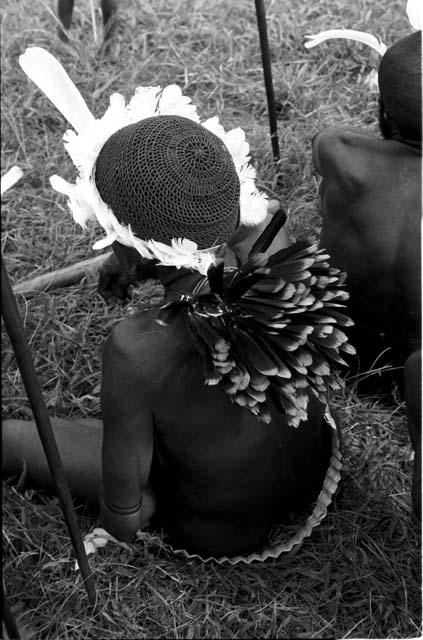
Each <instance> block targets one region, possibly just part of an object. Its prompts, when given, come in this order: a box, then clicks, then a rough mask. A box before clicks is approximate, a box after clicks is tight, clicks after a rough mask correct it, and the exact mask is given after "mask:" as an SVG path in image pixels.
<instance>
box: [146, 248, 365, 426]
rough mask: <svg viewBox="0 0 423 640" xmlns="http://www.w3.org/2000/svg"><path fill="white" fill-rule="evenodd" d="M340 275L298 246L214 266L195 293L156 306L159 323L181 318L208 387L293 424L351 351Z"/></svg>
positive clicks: (321, 255)
mask: <svg viewBox="0 0 423 640" xmlns="http://www.w3.org/2000/svg"><path fill="white" fill-rule="evenodd" d="M344 282H345V274H344V273H342V272H340V271H339V270H338V269H335V268H333V267H331V266H330V264H329V256H328V254H327V253H326V252H325V250H324V249H318V248H317V246H316V245H313V244H310V243H307V242H297V243H295V244H294V245H292V246H291V247H289V248H287V249H282V250H280V251H278V252H277V253H275V254H273V255H272V256H270V257H269V256H266V255H265V254H263V253H252V254H250V257H249V259H248V261H247V262H246V263H245V264H244V265H243V266H242V267H241V268H239V269H234V268H226V269H224V268H223V264H218V265H211V266H210V267H209V270H208V273H207V278H206V279H204V280H203V281H202V282H201V283H200V285H199V286H197V288H196V290H195V291H194V292H193V293H192V295H186V294H184V295H183V296H181V297H180V299H178V300H174V301H172V302H170V303H168V304H165V305H164V306H163V307H161V310H160V312H159V315H158V318H157V320H158V322H159V323H162V324H168V323H170V322H172V321H173V320H174V319H175V317H176V315H178V314H179V313H183V314H184V316H185V319H186V323H187V327H188V330H189V332H190V334H191V337H192V340H193V344H194V345H195V346H196V348H197V350H198V351H199V353H200V354H201V357H202V360H203V365H204V376H205V384H208V385H216V384H220V385H221V386H222V387H223V389H224V391H225V392H226V393H227V394H228V396H229V398H230V399H231V401H232V402H234V403H236V404H238V405H240V406H241V407H246V408H247V409H248V410H249V411H251V413H253V414H254V415H256V416H257V418H258V419H259V420H262V421H264V422H270V420H271V412H270V408H269V400H270V399H271V400H272V401H273V403H274V404H275V405H276V407H278V408H279V409H280V410H281V411H282V413H283V414H285V416H286V418H287V421H288V424H289V425H291V426H293V427H298V425H299V424H300V422H301V421H303V420H306V419H307V407H308V402H309V397H310V394H314V395H315V396H316V397H317V398H318V399H319V400H321V401H322V402H324V403H325V402H326V395H327V390H328V388H338V383H337V382H336V381H335V378H334V373H333V369H334V366H337V365H339V364H340V365H346V364H347V363H346V362H345V360H344V359H343V355H344V354H354V353H355V350H354V348H353V347H352V346H351V345H350V344H349V343H348V339H347V336H346V335H345V333H344V332H343V331H342V329H343V328H344V327H348V326H350V325H352V324H353V323H352V321H351V320H350V318H348V317H347V316H346V315H345V314H343V313H342V309H343V307H344V303H345V301H346V300H347V299H348V294H347V292H346V291H345V289H344Z"/></svg>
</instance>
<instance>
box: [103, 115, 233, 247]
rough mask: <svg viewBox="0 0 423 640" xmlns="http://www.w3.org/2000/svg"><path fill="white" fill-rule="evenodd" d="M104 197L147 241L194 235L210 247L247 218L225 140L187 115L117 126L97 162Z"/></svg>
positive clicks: (168, 239)
mask: <svg viewBox="0 0 423 640" xmlns="http://www.w3.org/2000/svg"><path fill="white" fill-rule="evenodd" d="M95 182H96V186H97V189H98V191H99V193H100V196H101V198H102V199H103V200H104V202H106V204H108V205H109V206H110V207H111V209H112V211H113V213H114V214H115V216H116V218H117V219H118V221H119V222H120V223H122V224H130V225H131V228H132V231H133V233H134V234H135V235H136V236H137V237H138V238H141V239H143V240H150V239H153V240H156V241H160V242H164V243H166V244H170V242H171V240H172V238H187V239H189V240H192V241H193V242H196V243H197V244H198V247H199V249H206V248H209V247H212V246H214V245H215V244H221V243H223V242H226V241H227V240H229V238H230V237H231V235H232V234H233V232H234V231H235V229H236V227H237V225H238V222H239V191H240V184H239V178H238V174H237V172H236V169H235V165H234V162H233V160H232V157H231V155H230V153H229V151H228V149H227V148H226V146H225V144H224V143H223V141H222V140H221V139H220V138H218V136H216V135H215V134H213V133H211V132H210V131H208V130H207V129H206V128H205V127H203V126H202V125H200V124H197V123H196V122H193V121H192V120H189V119H188V118H184V117H182V116H172V115H169V116H167V115H163V116H153V117H150V118H146V119H144V120H141V121H140V122H137V123H135V124H131V125H129V126H127V127H124V128H123V129H120V130H119V131H117V132H116V133H114V134H113V135H112V136H111V137H110V138H109V139H108V140H107V142H106V143H105V144H104V146H103V147H102V149H101V151H100V154H99V156H98V158H97V162H96V168H95Z"/></svg>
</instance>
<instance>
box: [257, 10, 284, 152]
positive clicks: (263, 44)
mask: <svg viewBox="0 0 423 640" xmlns="http://www.w3.org/2000/svg"><path fill="white" fill-rule="evenodd" d="M254 2H255V5H256V16H257V25H258V31H259V37H260V48H261V60H262V64H263V74H264V84H265V87H266V96H267V107H268V115H269V127H270V141H271V143H272V150H273V160H274V161H275V162H279V160H280V152H279V139H278V125H277V120H276V106H275V94H274V92H273V80H272V63H271V61H270V52H269V41H268V39H267V26H266V12H265V9H264V2H263V0H254Z"/></svg>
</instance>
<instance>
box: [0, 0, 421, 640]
mask: <svg viewBox="0 0 423 640" xmlns="http://www.w3.org/2000/svg"><path fill="white" fill-rule="evenodd" d="M124 4H125V7H124V8H123V10H122V12H121V18H120V23H119V26H118V35H117V38H116V40H115V43H114V47H113V51H112V55H111V56H109V57H101V56H99V54H98V46H97V45H96V44H95V43H94V42H93V38H92V26H91V21H90V13H89V5H88V3H83V2H77V3H76V8H75V16H74V26H73V29H72V32H71V37H70V41H69V44H67V45H66V44H63V43H62V42H61V41H60V40H59V39H58V37H57V35H56V21H55V18H54V14H53V12H52V9H53V4H52V2H50V3H47V2H41V1H40V2H38V3H34V2H32V1H31V0H5V2H4V3H3V5H2V26H1V28H2V52H1V61H2V96H3V99H2V147H1V164H2V173H4V172H5V171H6V170H7V168H9V167H10V166H11V165H13V164H16V163H17V164H19V165H20V166H21V167H22V168H23V170H24V172H25V177H24V180H23V181H22V183H21V184H20V185H19V186H17V187H15V188H14V189H13V190H12V191H10V192H8V194H6V196H5V197H4V199H3V202H2V204H3V207H2V232H3V233H2V250H3V253H4V255H5V260H6V264H7V268H8V270H9V274H10V277H11V279H12V280H13V282H14V283H17V282H19V281H21V280H23V279H25V278H28V277H30V276H34V275H38V274H41V273H44V272H47V271H50V270H52V269H57V268H60V267H64V266H67V265H70V264H72V263H74V262H76V261H78V260H82V259H84V258H86V257H87V256H90V255H92V250H91V248H90V247H91V244H92V237H90V235H88V236H84V235H82V234H81V233H80V231H79V229H77V228H76V227H75V226H74V224H73V223H72V222H71V220H70V216H69V214H68V212H67V209H66V206H65V203H64V200H63V198H62V197H60V196H56V195H55V194H54V192H52V190H51V189H50V186H49V183H48V177H49V176H50V175H52V174H53V173H56V172H57V173H59V174H60V175H63V176H64V177H69V178H70V177H73V176H74V170H73V167H72V165H71V162H70V160H69V159H68V158H67V157H66V155H65V152H64V151H63V147H62V143H61V134H62V132H63V130H64V126H65V125H64V122H63V120H62V118H61V116H59V115H58V113H57V112H56V111H55V110H54V108H53V107H51V106H50V104H49V103H48V102H47V100H46V99H44V97H42V96H41V94H40V93H39V92H38V91H37V90H36V89H35V87H34V86H32V85H30V84H29V83H28V81H27V80H26V78H25V77H24V75H23V73H22V72H21V71H20V68H19V67H18V64H17V57H18V55H19V54H20V53H22V52H23V51H24V50H25V48H26V47H27V46H30V45H40V46H44V47H45V48H47V49H48V50H50V51H51V52H52V53H54V54H55V55H56V56H57V57H58V58H59V59H60V60H61V61H62V62H63V64H64V65H65V67H66V68H67V70H68V71H69V72H70V75H71V77H72V78H73V79H74V80H75V81H76V82H77V84H78V86H79V87H80V89H81V91H82V93H83V95H84V97H85V98H86V99H87V101H88V104H89V105H90V106H91V107H92V108H93V110H94V112H95V113H102V112H103V110H104V109H105V107H106V104H107V99H108V96H109V94H110V93H111V92H112V91H116V90H118V91H121V92H122V93H125V94H126V95H127V96H129V95H131V94H132V92H133V89H134V87H135V86H136V85H137V84H143V85H153V84H154V85H156V84H161V85H165V84H168V83H178V84H180V85H181V86H182V87H183V90H184V92H185V93H186V94H188V95H190V96H191V97H192V98H193V101H194V102H195V103H196V104H197V105H198V107H199V111H200V113H201V114H202V115H203V116H204V117H206V116H211V115H214V114H218V115H219V116H221V118H222V120H223V123H224V125H225V127H226V128H230V127H231V126H237V125H240V126H242V127H243V128H244V129H246V131H247V135H248V139H249V141H250V144H251V148H252V152H253V155H254V158H255V161H256V165H257V168H258V170H259V174H260V178H261V182H262V184H263V186H265V187H266V188H267V189H268V190H269V191H270V192H272V193H273V194H274V195H276V196H277V197H278V198H280V199H281V201H282V202H283V203H284V205H285V207H286V208H287V209H288V210H289V213H290V220H289V223H288V227H289V231H290V233H291V235H292V237H293V238H299V237H304V236H306V237H313V238H315V237H317V234H318V232H319V225H320V222H319V217H318V215H317V213H316V211H317V209H316V194H317V179H316V176H315V175H314V174H313V171H312V168H311V161H310V140H311V138H312V136H313V134H314V133H316V132H317V131H319V130H320V129H322V128H323V127H324V126H327V125H329V124H333V123H338V124H344V125H351V126H359V125H364V126H366V127H367V128H368V130H370V131H373V132H375V133H376V130H377V126H376V104H377V102H376V100H377V96H376V94H375V93H374V92H372V91H371V90H369V89H368V88H367V87H366V85H365V84H364V78H365V77H366V74H367V73H368V72H369V71H370V69H371V68H372V66H374V65H376V64H377V57H376V54H373V53H369V50H368V49H365V48H364V47H361V46H360V45H355V44H348V43H346V42H342V43H341V42H334V43H331V44H326V45H323V46H322V47H319V48H317V49H315V50H312V51H311V52H310V53H307V52H306V50H305V49H304V48H303V47H302V42H303V35H304V34H306V33H314V32H317V31H319V30H321V29H324V28H331V27H335V26H345V27H350V28H356V29H363V30H369V31H371V32H372V33H374V34H375V35H379V36H380V37H382V39H383V40H384V41H385V42H386V43H388V44H389V43H390V42H392V41H393V40H395V39H397V38H398V37H400V36H402V35H405V34H406V33H407V32H408V24H407V21H406V19H405V15H404V11H403V8H404V5H405V2H402V1H399V0H398V1H393V0H389V2H388V1H387V0H385V1H383V2H382V1H381V0H375V1H372V2H370V0H366V1H365V0H357V2H354V3H352V2H347V1H346V0H315V1H313V2H310V3H306V2H303V0H291V2H289V3H288V2H284V1H283V0H272V1H271V2H270V1H268V2H266V8H267V15H268V33H269V40H270V45H271V48H272V57H273V73H274V82H275V91H276V98H277V101H278V108H279V113H278V116H279V133H280V143H281V162H280V164H279V166H278V167H276V168H275V167H274V166H273V162H272V157H271V151H270V143H269V137H268V125H267V116H266V104H265V93H264V87H263V82H262V71H261V63H260V52H259V47H258V36H257V30H256V23H255V13H254V3H253V2H252V0H233V1H231V2H224V0H215V1H214V2H213V3H211V2H208V1H207V0H193V1H191V2H189V1H188V0H173V1H172V2H165V1H164V0H151V1H149V2H146V1H144V0H138V1H137V0H127V2H126V3H124ZM97 18H98V19H99V16H97ZM373 56H375V57H373ZM159 296H160V288H159V287H158V286H157V285H156V284H154V283H152V282H149V283H146V285H145V286H143V287H142V288H141V289H139V290H138V291H137V292H135V293H134V302H135V303H138V302H143V301H150V300H152V299H157V298H158V297H159ZM18 303H19V308H20V310H21V313H22V316H23V318H24V320H25V326H26V331H27V335H28V338H29V341H30V344H31V347H32V350H33V354H34V357H35V364H36V367H37V371H38V373H39V377H40V380H41V382H42V386H43V392H44V396H45V398H46V401H47V405H48V407H49V411H50V412H51V413H52V414H55V415H60V416H69V415H73V416H86V417H96V416H99V397H98V396H99V382H100V353H101V348H102V344H103V341H104V339H105V337H106V335H107V334H108V331H109V330H110V327H111V326H112V325H113V324H114V323H115V322H117V321H118V320H119V319H120V318H121V317H123V316H124V315H125V313H126V310H125V308H121V307H110V306H107V305H106V303H105V302H103V301H102V300H101V299H99V298H98V297H97V296H96V295H95V283H94V281H93V280H90V279H89V278H88V279H86V280H84V281H83V282H82V283H81V284H79V285H75V286H72V287H68V288H66V289H57V290H55V291H53V292H51V293H40V294H39V295H38V296H36V297H34V298H28V299H25V298H23V297H22V296H20V297H19V299H18ZM2 370H3V400H2V412H3V415H4V416H8V417H15V418H18V417H20V418H25V417H30V416H31V411H30V408H29V405H28V401H27V399H26V395H25V392H24V390H23V387H22V384H21V380H20V376H19V373H18V372H17V369H16V363H15V361H14V357H13V353H12V350H11V348H10V345H9V343H8V340H7V338H5V339H4V341H3V363H2ZM333 404H334V407H335V408H336V409H337V410H338V412H339V414H340V416H341V418H342V423H343V430H344V437H345V471H344V480H343V490H342V493H341V494H340V495H339V497H338V499H337V501H336V504H335V506H334V508H333V510H332V511H331V513H330V514H329V515H328V517H327V519H326V520H325V521H324V522H323V524H322V525H321V526H320V527H319V528H318V529H316V530H315V532H314V533H313V535H312V537H311V538H310V539H309V540H307V541H306V542H305V543H304V545H303V547H302V548H301V549H300V550H299V551H298V552H297V554H296V555H294V556H291V557H290V558H280V559H278V560H271V561H267V562H266V563H263V564H253V565H251V566H248V567H245V566H243V565H240V566H236V567H227V566H223V567H218V566H214V565H204V564H201V563H200V562H197V561H195V562H191V563H187V562H186V561H183V560H181V559H178V558H176V557H175V556H173V555H172V553H171V552H170V551H169V549H167V547H166V546H165V545H163V544H162V543H161V542H160V540H158V539H157V538H154V537H149V536H146V538H145V539H144V541H143V542H142V543H137V544H134V545H132V546H131V548H130V550H128V549H122V548H120V547H106V548H104V549H102V550H101V551H100V552H99V553H98V554H97V555H96V556H95V557H94V558H93V559H91V566H92V568H93V570H94V571H95V575H96V581H97V590H98V605H97V608H96V610H95V611H93V610H91V609H90V608H89V606H88V604H87V599H86V595H85V592H84V590H83V588H82V586H81V582H80V578H79V575H78V573H76V572H75V571H74V570H73V558H72V552H71V548H70V543H69V541H68V538H67V535H66V531H65V527H64V524H63V519H62V516H61V512H60V509H59V507H58V504H57V500H56V499H55V498H51V497H48V496H45V495H43V494H41V493H38V492H35V491H33V490H25V491H23V492H21V491H20V489H19V487H16V486H13V485H12V484H11V483H4V486H3V544H4V556H3V568H4V579H5V583H6V586H7V590H8V593H9V597H10V602H11V604H12V607H13V610H14V612H15V615H16V616H17V618H18V622H19V624H20V626H21V629H22V631H23V635H24V637H26V638H43V639H47V638H61V639H62V638H72V640H74V639H77V638H78V639H82V638H83V639H84V640H85V639H88V638H93V639H94V638H95V639H99V638H152V637H153V638H165V637H166V638H194V637H195V638H250V637H251V638H254V637H261V638H267V637H278V638H329V637H333V638H412V637H413V638H414V637H419V636H420V635H421V627H420V625H421V595H420V553H419V549H420V534H419V529H418V527H417V526H416V524H415V523H414V522H413V521H412V518H411V507H410V495H409V492H410V474H411V465H412V463H411V460H410V458H411V453H412V452H411V448H410V445H409V441H408V436H407V430H406V420H405V411H404V405H403V404H402V403H401V401H400V400H398V399H395V398H394V399H393V400H391V401H389V402H386V400H385V399H383V398H378V397H369V398H358V397H357V396H356V394H355V393H354V389H352V388H350V389H349V390H347V391H345V392H344V393H343V394H341V395H339V396H337V397H335V398H334V399H333ZM94 524H96V521H95V519H94V518H93V517H90V516H87V515H82V516H81V526H82V529H83V531H88V530H89V529H90V528H91V527H92V526H93V525H94Z"/></svg>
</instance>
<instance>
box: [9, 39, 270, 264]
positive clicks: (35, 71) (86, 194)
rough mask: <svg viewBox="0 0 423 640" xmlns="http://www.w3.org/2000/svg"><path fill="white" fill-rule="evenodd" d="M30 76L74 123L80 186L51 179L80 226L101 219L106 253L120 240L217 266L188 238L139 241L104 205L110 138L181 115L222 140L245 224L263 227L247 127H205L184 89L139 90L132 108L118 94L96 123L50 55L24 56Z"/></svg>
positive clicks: (35, 50) (161, 257)
mask: <svg viewBox="0 0 423 640" xmlns="http://www.w3.org/2000/svg"><path fill="white" fill-rule="evenodd" d="M19 64H20V66H21V67H22V69H23V70H24V72H25V73H26V75H27V76H28V77H29V78H30V79H31V80H32V81H33V82H34V83H35V84H36V85H37V86H38V87H39V89H41V91H43V93H44V94H45V95H46V96H47V98H49V100H51V102H52V103H53V104H54V105H55V107H56V108H57V109H58V110H59V111H60V112H61V113H62V114H63V116H64V117H65V118H66V120H67V121H68V122H69V124H71V126H72V127H73V130H68V131H66V132H65V134H64V136H63V140H64V145H65V148H66V150H67V152H68V153H69V155H70V157H71V158H72V162H73V163H74V165H75V166H76V168H77V169H78V173H79V175H78V177H77V178H76V182H75V184H72V183H69V182H67V181H66V180H64V179H63V178H61V177H60V176H57V175H54V176H52V177H51V178H50V183H51V186H52V187H53V189H55V190H56V191H58V192H59V193H63V194H65V195H67V196H68V198H69V200H68V204H69V208H70V209H71V211H72V215H73V218H74V220H75V222H77V223H78V224H80V225H81V226H82V227H84V228H85V226H86V223H87V221H89V220H97V221H98V222H99V223H100V225H101V226H102V227H103V229H104V231H105V232H106V237H105V238H102V239H101V240H99V241H98V242H96V243H95V244H94V247H93V248H94V249H101V248H103V247H106V246H108V245H110V244H111V243H112V242H114V241H118V242H120V243H121V244H124V245H126V246H130V247H134V248H135V249H136V250H137V251H138V252H139V253H140V255H141V256H142V257H144V258H148V259H153V258H154V259H156V260H158V261H159V263H160V264H164V265H168V266H177V267H187V268H192V269H196V270H197V271H200V273H204V274H205V273H206V272H207V268H208V266H209V265H210V264H211V263H212V262H213V261H214V253H215V251H214V248H213V247H211V248H210V249H204V250H199V249H198V247H197V245H196V244H195V243H194V242H192V241H191V240H189V239H186V238H174V239H173V240H172V242H171V245H166V244H164V243H161V242H156V241H154V240H144V239H141V238H137V237H135V236H134V234H133V233H132V231H131V228H130V226H129V225H128V226H125V225H122V224H120V223H119V221H118V220H117V218H116V216H115V215H114V214H113V211H112V210H111V208H110V207H109V206H108V205H107V204H106V203H105V202H104V201H103V200H102V198H101V197H100V194H99V192H98V190H97V187H96V184H95V179H94V168H95V163H96V160H97V157H98V154H99V153H100V150H101V148H102V147H103V145H104V144H105V142H106V141H107V140H108V139H109V138H110V136H111V135H112V134H113V133H115V132H116V131H118V130H119V129H122V128H123V127H126V126H127V125H129V124H133V123H136V122H139V121H140V120H143V119H144V118H149V117H151V116H159V115H178V116H183V117H185V118H189V119H190V120H193V121H194V122H197V123H200V124H201V125H202V126H203V127H205V128H206V129H208V130H209V131H211V132H212V133H214V134H215V135H217V136H218V137H219V138H221V140H222V141H223V143H224V144H225V146H226V148H227V149H228V151H229V153H230V154H231V156H232V159H233V161H234V164H235V168H236V171H237V173H238V177H239V181H240V222H241V224H244V225H247V226H256V225H258V224H260V223H261V222H262V221H263V220H264V219H265V217H266V215H267V207H268V200H267V196H266V195H265V194H264V193H262V192H260V191H259V190H258V189H257V187H256V184H255V177H256V173H255V169H254V168H253V167H252V165H251V163H250V160H251V158H250V155H249V144H248V142H247V141H246V139H245V132H244V131H243V130H242V129H241V128H236V129H232V130H231V131H227V132H225V130H224V128H223V127H222V125H221V124H220V123H219V120H218V118H217V117H214V118H210V119H208V120H205V121H203V122H200V118H199V116H198V114H197V108H196V106H195V105H193V104H191V99H190V98H189V97H187V96H183V95H182V91H181V89H180V87H178V86H177V85H169V86H167V87H164V88H162V87H158V86H157V87H137V88H136V89H135V93H134V95H133V96H132V98H131V99H130V100H129V102H128V103H126V102H125V98H124V97H123V96H122V95H121V94H119V93H114V94H113V95H112V96H111V97H110V106H109V107H108V109H107V110H106V112H105V113H104V115H103V116H102V117H101V118H98V119H96V118H94V116H93V115H92V114H91V112H90V110H89V109H88V107H87V105H86V103H85V101H84V99H83V97H82V96H81V94H80V92H79V91H78V89H77V88H76V86H75V85H74V83H73V82H72V80H71V79H70V78H69V76H68V74H67V73H66V71H65V70H64V68H63V67H62V65H61V64H60V63H59V62H58V60H56V58H55V57H54V56H52V55H51V54H50V53H49V52H48V51H46V50H45V49H42V48H40V47H30V48H28V49H27V50H26V51H25V53H24V54H22V55H21V56H20V57H19Z"/></svg>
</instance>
